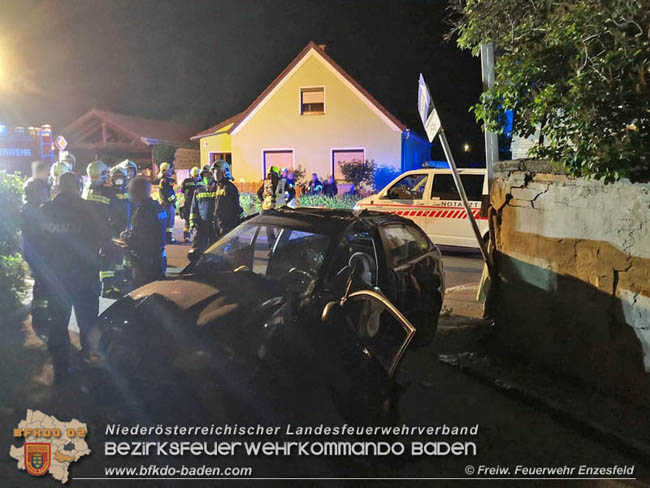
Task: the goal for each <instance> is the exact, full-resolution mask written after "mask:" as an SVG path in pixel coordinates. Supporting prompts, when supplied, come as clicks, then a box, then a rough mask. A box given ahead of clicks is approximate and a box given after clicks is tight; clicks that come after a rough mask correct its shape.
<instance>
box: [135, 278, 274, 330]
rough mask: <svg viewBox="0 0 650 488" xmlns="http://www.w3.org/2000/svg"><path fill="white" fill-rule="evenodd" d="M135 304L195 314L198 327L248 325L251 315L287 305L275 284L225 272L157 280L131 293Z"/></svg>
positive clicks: (261, 279)
mask: <svg viewBox="0 0 650 488" xmlns="http://www.w3.org/2000/svg"><path fill="white" fill-rule="evenodd" d="M128 296H129V298H130V299H131V301H132V303H142V302H145V301H148V300H150V299H156V298H157V299H163V300H164V301H165V302H166V303H167V304H172V305H173V306H174V308H175V309H176V310H178V311H180V312H186V311H190V310H191V309H194V310H193V311H194V312H195V313H196V315H194V314H193V313H192V314H190V315H193V316H195V317H196V325H198V326H199V327H202V326H204V325H208V324H213V323H215V322H221V323H223V322H224V321H232V322H235V323H242V322H245V321H246V319H247V318H250V316H251V314H252V312H260V311H261V310H262V309H264V310H269V311H270V310H272V309H276V308H277V306H278V305H279V304H281V303H283V302H284V300H283V298H282V293H281V290H280V289H279V287H278V286H276V285H275V284H274V283H273V282H270V281H268V280H265V279H263V278H261V277H259V276H257V275H255V274H253V273H251V272H247V271H242V272H237V273H235V272H224V273H218V274H215V275H213V276H211V277H210V279H209V280H205V279H198V278H197V277H195V276H192V275H189V276H185V277H181V278H179V279H173V280H162V281H154V282H153V283H149V284H147V285H145V286H142V287H140V288H138V289H136V290H134V291H132V292H131V293H129V295H128Z"/></svg>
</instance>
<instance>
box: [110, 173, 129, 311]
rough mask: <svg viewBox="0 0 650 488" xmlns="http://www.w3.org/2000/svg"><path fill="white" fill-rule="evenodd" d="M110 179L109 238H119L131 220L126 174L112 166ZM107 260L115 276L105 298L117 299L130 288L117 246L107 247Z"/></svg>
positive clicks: (121, 254)
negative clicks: (111, 287)
mask: <svg viewBox="0 0 650 488" xmlns="http://www.w3.org/2000/svg"><path fill="white" fill-rule="evenodd" d="M110 178H111V187H110V189H111V203H110V205H109V209H108V211H109V220H110V228H111V236H112V237H119V236H120V234H121V232H122V231H123V230H126V229H128V227H129V223H130V220H131V205H130V204H129V198H128V194H127V192H126V185H127V172H126V170H124V168H122V167H120V166H119V165H118V166H113V167H112V168H111V170H110ZM108 259H109V260H110V262H111V265H112V268H113V271H114V272H115V276H114V279H113V289H112V290H111V291H108V290H105V293H104V296H105V297H107V298H117V297H120V296H122V295H124V293H125V292H127V291H128V290H129V288H130V286H129V282H130V280H129V279H128V277H127V274H126V273H125V268H124V266H125V262H124V252H123V251H122V249H121V248H119V247H117V246H110V247H109V256H108Z"/></svg>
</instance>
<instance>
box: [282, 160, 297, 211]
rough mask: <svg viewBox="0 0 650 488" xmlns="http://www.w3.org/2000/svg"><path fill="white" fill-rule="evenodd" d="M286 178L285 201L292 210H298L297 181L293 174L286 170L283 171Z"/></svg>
mask: <svg viewBox="0 0 650 488" xmlns="http://www.w3.org/2000/svg"><path fill="white" fill-rule="evenodd" d="M282 174H283V177H284V201H285V202H286V203H287V205H288V206H289V207H291V208H296V181H295V179H294V176H293V172H291V171H289V170H288V169H287V168H284V170H283V171H282Z"/></svg>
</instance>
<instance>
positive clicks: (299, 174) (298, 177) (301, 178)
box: [293, 164, 307, 186]
mask: <svg viewBox="0 0 650 488" xmlns="http://www.w3.org/2000/svg"><path fill="white" fill-rule="evenodd" d="M306 176H307V170H306V169H305V168H304V167H303V165H301V164H299V165H298V167H297V168H296V169H294V170H293V182H294V184H295V185H296V186H303V185H306V184H307V180H306V179H305V177H306Z"/></svg>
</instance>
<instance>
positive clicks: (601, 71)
mask: <svg viewBox="0 0 650 488" xmlns="http://www.w3.org/2000/svg"><path fill="white" fill-rule="evenodd" d="M452 1H453V3H452V5H451V7H450V10H451V16H450V20H451V24H452V30H451V32H450V35H449V37H454V36H457V39H456V41H457V44H458V46H459V47H460V48H462V49H468V50H471V51H472V52H473V54H475V55H478V53H479V50H480V45H481V44H482V43H484V42H493V43H494V45H495V50H496V53H497V56H496V63H495V70H496V81H495V84H494V86H493V87H492V88H491V89H490V90H488V91H486V92H484V93H483V95H482V96H481V100H480V102H479V103H477V104H476V105H474V107H473V108H472V110H473V111H474V114H475V116H476V118H477V120H478V121H479V122H482V124H483V125H484V127H486V128H488V129H489V130H493V131H497V132H498V131H499V130H500V126H499V123H500V121H501V120H502V118H503V117H504V114H505V112H506V111H507V110H513V111H514V114H515V117H514V125H513V132H514V133H515V134H517V135H519V136H522V137H529V136H532V135H533V134H534V133H535V131H536V129H539V130H540V132H541V136H540V138H539V139H538V140H537V144H536V146H535V147H534V149H533V153H534V154H533V155H535V156H537V157H544V158H549V159H551V160H552V161H554V162H557V163H561V164H563V165H564V166H566V167H567V168H568V170H569V171H570V172H571V173H572V174H574V175H577V176H588V177H594V178H598V179H604V180H606V181H613V180H616V179H618V178H620V177H623V176H628V177H631V178H635V179H640V178H648V177H649V176H650V155H649V151H648V148H649V147H650V84H649V83H650V55H649V53H650V0H607V1H602V0H573V1H568V0H567V1H563V2H557V1H551V0H509V1H507V2H504V1H502V0H452Z"/></svg>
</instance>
